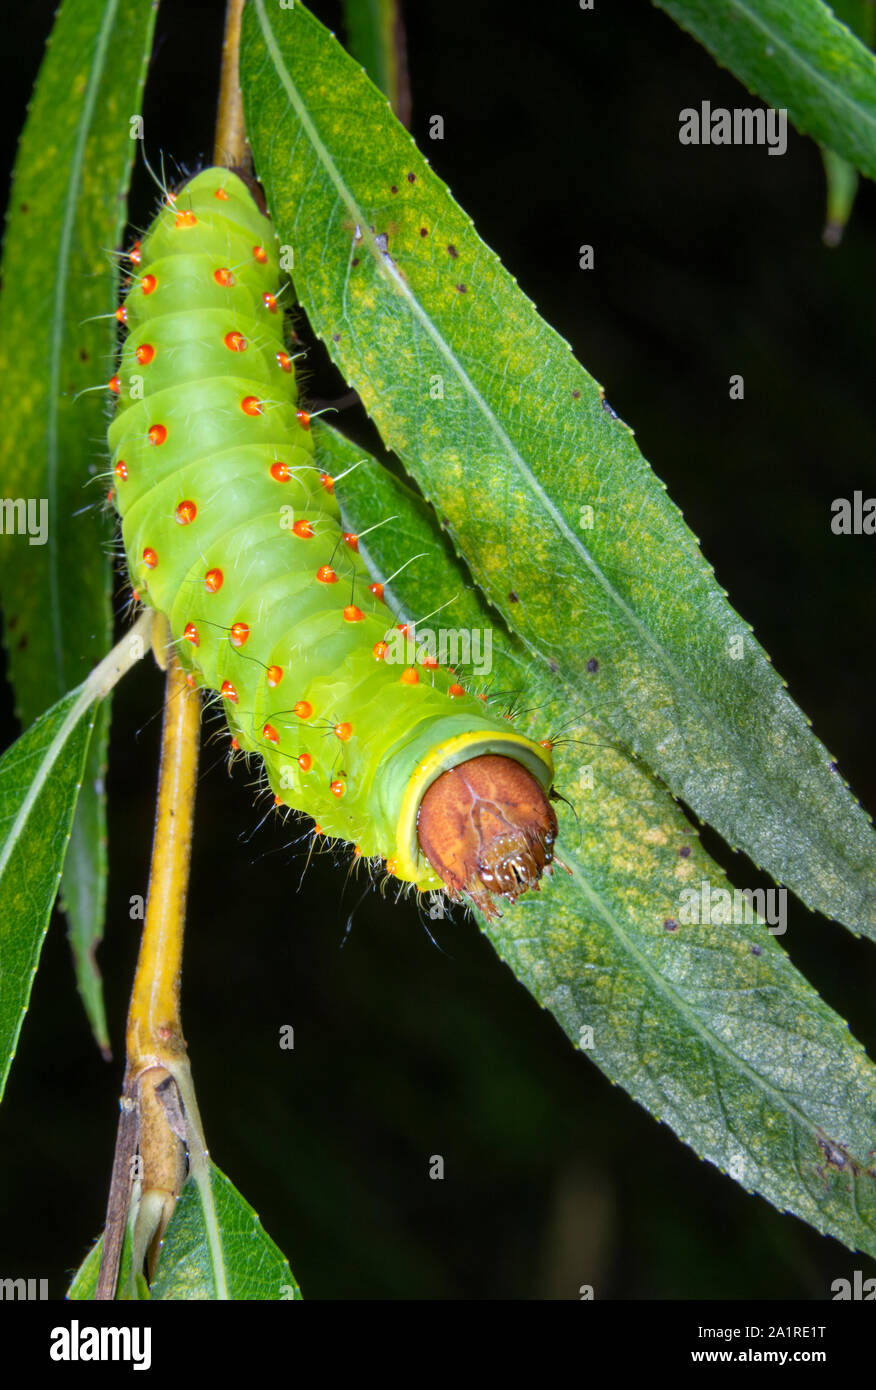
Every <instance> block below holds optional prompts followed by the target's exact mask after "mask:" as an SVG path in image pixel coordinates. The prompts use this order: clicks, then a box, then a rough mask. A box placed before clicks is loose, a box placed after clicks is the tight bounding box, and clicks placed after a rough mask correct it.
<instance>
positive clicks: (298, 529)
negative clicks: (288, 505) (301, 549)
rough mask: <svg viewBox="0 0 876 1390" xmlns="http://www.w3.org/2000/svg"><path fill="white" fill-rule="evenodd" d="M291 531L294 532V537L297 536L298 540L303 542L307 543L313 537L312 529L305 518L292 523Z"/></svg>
mask: <svg viewBox="0 0 876 1390" xmlns="http://www.w3.org/2000/svg"><path fill="white" fill-rule="evenodd" d="M292 530H293V531H294V533H295V535H296V536H299V537H300V539H301V540H303V541H309V540H310V538H311V536H312V535H313V527H312V526H311V524H310V522H309V521H308V520H307V518H306V517H303V516H302V517H301V518H300V519H299V520H298V521H296V522H294V523H293V525H292Z"/></svg>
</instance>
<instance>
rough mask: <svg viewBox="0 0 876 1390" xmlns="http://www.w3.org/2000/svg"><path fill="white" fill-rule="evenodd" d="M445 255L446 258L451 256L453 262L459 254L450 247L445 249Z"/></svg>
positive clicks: (453, 247)
mask: <svg viewBox="0 0 876 1390" xmlns="http://www.w3.org/2000/svg"><path fill="white" fill-rule="evenodd" d="M447 254H448V256H451V257H452V258H453V260H456V258H457V256H458V255H459V252H458V251H457V249H456V247H455V246H453V245H451V246H448V248H447Z"/></svg>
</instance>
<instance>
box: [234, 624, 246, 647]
mask: <svg viewBox="0 0 876 1390" xmlns="http://www.w3.org/2000/svg"><path fill="white" fill-rule="evenodd" d="M248 637H249V624H248V623H232V624H231V645H232V647H242V646H243V644H244V643H245V642H246V640H247V638H248Z"/></svg>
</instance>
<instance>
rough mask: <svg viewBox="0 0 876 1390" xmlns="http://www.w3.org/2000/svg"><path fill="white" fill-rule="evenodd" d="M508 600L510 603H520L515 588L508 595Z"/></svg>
mask: <svg viewBox="0 0 876 1390" xmlns="http://www.w3.org/2000/svg"><path fill="white" fill-rule="evenodd" d="M508 602H509V603H519V602H520V599H519V598H518V597H517V595H516V594H515V592H514V590H513V589H512V590H511V592H510V593H509V595H508Z"/></svg>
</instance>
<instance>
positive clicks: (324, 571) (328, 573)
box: [316, 565, 338, 584]
mask: <svg viewBox="0 0 876 1390" xmlns="http://www.w3.org/2000/svg"><path fill="white" fill-rule="evenodd" d="M316 577H317V579H318V580H319V582H320V584H337V582H338V576H337V575H336V574H335V572H334V570H333V569H332V567H331V565H320V567H319V569H318V570H317V571H316Z"/></svg>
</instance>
